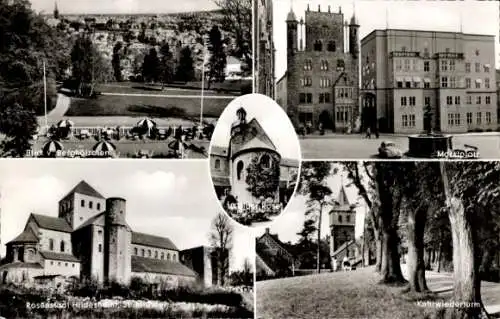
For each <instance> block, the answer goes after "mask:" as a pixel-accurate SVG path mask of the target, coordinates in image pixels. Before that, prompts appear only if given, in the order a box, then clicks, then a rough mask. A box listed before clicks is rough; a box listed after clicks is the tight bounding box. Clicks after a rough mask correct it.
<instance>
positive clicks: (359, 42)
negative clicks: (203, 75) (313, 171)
mask: <svg viewBox="0 0 500 319" xmlns="http://www.w3.org/2000/svg"><path fill="white" fill-rule="evenodd" d="M256 10H257V11H259V15H258V16H257V17H255V19H256V24H257V25H256V26H255V28H256V31H254V33H255V37H256V45H255V51H256V53H255V54H256V57H257V59H256V62H255V63H256V65H257V67H256V68H255V70H256V71H255V78H256V86H257V91H256V92H258V93H262V94H266V95H268V96H270V97H271V98H274V99H275V100H276V101H277V103H278V104H279V105H281V106H282V107H283V109H285V110H286V112H287V114H288V116H289V117H290V119H291V121H292V122H293V124H294V127H295V129H296V131H297V133H298V134H299V136H300V137H301V139H300V143H301V149H302V157H303V158H305V159H330V158H333V159H368V158H383V159H397V158H410V159H411V158H413V159H415V158H452V159H465V158H467V159H472V158H482V159H495V158H498V157H500V133H499V127H500V126H499V125H498V124H499V121H498V119H499V112H498V91H499V90H498V87H499V86H498V79H497V78H498V76H497V72H498V71H497V69H499V68H500V57H499V52H500V42H499V29H498V26H499V23H500V21H499V6H498V3H497V2H496V1H378V0H377V1H352V0H348V1H344V0H339V1H335V2H331V1H301V0H298V1H290V0H272V1H271V0H267V1H259V5H258V6H257V9H256ZM257 42H258V43H259V45H258V44H257ZM272 79H274V86H272V85H270V84H269V83H271V82H272ZM270 81H271V82H270Z"/></svg>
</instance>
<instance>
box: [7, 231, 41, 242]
mask: <svg viewBox="0 0 500 319" xmlns="http://www.w3.org/2000/svg"><path fill="white" fill-rule="evenodd" d="M9 243H38V237H36V235H35V234H33V232H32V231H31V229H26V230H24V231H23V232H22V233H21V234H19V236H17V237H16V238H14V239H13V240H11V241H10V242H9Z"/></svg>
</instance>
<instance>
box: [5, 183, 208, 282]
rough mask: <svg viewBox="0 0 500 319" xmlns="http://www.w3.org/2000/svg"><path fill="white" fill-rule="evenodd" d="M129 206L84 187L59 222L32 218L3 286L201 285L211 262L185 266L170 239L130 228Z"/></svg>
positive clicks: (10, 254) (15, 244) (63, 204)
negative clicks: (47, 282) (56, 282)
mask: <svg viewBox="0 0 500 319" xmlns="http://www.w3.org/2000/svg"><path fill="white" fill-rule="evenodd" d="M126 217H127V211H126V200H125V199H123V198H117V197H111V198H105V197H104V196H102V195H101V194H100V193H99V192H97V191H96V190H95V189H94V188H93V187H92V186H90V185H89V184H87V183H86V182H85V181H81V182H80V183H79V184H78V185H77V186H76V187H75V188H73V189H72V190H71V191H70V192H69V193H68V194H67V195H66V196H64V197H63V198H62V199H61V200H60V201H59V215H58V217H53V216H47V215H39V214H31V215H30V216H29V218H28V220H27V222H26V225H25V227H24V229H23V231H22V232H21V233H20V234H19V235H18V236H17V237H16V238H14V239H13V240H11V241H10V242H8V243H7V256H6V259H5V262H4V263H3V264H2V265H1V266H0V276H1V277H0V280H2V282H4V283H7V282H25V283H30V282H33V281H36V280H37V279H40V278H52V277H54V278H55V277H60V276H62V277H66V278H69V277H73V278H74V279H76V280H84V279H94V280H96V281H98V282H101V283H105V282H111V281H117V282H120V283H125V284H127V283H129V282H130V279H131V278H133V277H139V278H142V279H143V280H144V281H145V282H148V283H150V284H166V285H171V286H176V285H182V284H185V283H190V282H194V281H196V280H200V281H201V282H205V281H206V280H205V278H204V276H205V273H202V274H201V273H197V272H196V271H194V270H193V267H194V268H200V267H201V268H203V267H208V268H210V267H211V263H210V262H208V264H206V265H205V264H203V263H205V262H207V261H206V260H200V261H198V262H200V263H202V265H198V264H195V265H194V266H193V265H190V266H191V268H190V267H188V266H186V265H185V264H183V263H182V262H181V259H180V254H181V253H182V252H181V251H180V250H179V249H178V248H177V247H176V245H175V244H174V243H173V242H172V241H171V240H170V239H169V238H166V237H160V236H154V235H150V234H145V233H140V232H135V231H133V230H132V228H131V227H130V226H129V225H128V223H127V219H126Z"/></svg>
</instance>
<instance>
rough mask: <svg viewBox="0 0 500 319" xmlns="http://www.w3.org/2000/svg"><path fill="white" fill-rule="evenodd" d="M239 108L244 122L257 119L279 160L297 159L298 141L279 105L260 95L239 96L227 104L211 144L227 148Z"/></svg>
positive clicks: (298, 155)
mask: <svg viewBox="0 0 500 319" xmlns="http://www.w3.org/2000/svg"><path fill="white" fill-rule="evenodd" d="M240 107H243V108H244V109H245V111H246V112H247V122H250V121H251V120H252V119H253V118H256V119H257V121H258V122H259V123H260V125H261V126H262V128H263V129H264V131H266V133H267V135H268V136H269V138H270V139H271V141H272V142H273V144H274V145H275V146H276V148H277V151H278V153H280V155H281V157H282V158H289V159H300V154H301V153H300V145H299V139H298V138H297V135H296V134H295V129H294V128H293V125H292V123H291V122H290V119H289V118H288V116H287V115H286V113H285V111H283V109H282V108H281V106H279V105H278V104H277V103H276V102H275V101H273V100H272V99H271V98H269V97H267V96H264V95H261V94H250V95H244V96H240V97H238V98H236V99H234V100H233V101H231V103H229V105H228V106H227V107H226V108H225V109H224V111H223V112H222V114H221V115H220V117H219V119H218V121H217V126H216V127H215V130H214V133H213V135H212V141H211V145H217V146H222V147H227V146H228V145H229V138H230V130H231V124H233V123H234V122H235V121H236V120H237V119H238V117H237V116H236V111H237V110H238V109H239V108H240Z"/></svg>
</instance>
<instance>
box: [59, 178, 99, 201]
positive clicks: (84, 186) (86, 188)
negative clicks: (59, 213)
mask: <svg viewBox="0 0 500 319" xmlns="http://www.w3.org/2000/svg"><path fill="white" fill-rule="evenodd" d="M75 193H77V194H82V195H87V196H92V197H96V198H101V199H104V196H102V195H101V194H100V193H99V192H98V191H96V190H95V189H94V188H93V187H92V186H90V185H89V184H88V183H87V182H86V181H83V180H82V181H81V182H80V183H78V185H76V186H75V187H74V188H73V189H72V190H71V191H70V192H69V193H68V194H66V196H64V197H63V198H66V197H68V196H70V195H72V194H75Z"/></svg>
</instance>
